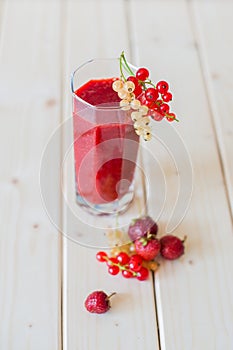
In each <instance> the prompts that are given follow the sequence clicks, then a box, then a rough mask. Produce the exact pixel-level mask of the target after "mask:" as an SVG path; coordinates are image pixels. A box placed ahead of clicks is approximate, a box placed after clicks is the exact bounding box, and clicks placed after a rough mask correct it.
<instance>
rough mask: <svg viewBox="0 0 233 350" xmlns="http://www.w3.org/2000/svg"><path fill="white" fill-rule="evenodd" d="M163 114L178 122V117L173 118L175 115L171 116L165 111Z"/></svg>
mask: <svg viewBox="0 0 233 350" xmlns="http://www.w3.org/2000/svg"><path fill="white" fill-rule="evenodd" d="M165 116H166V117H168V118H171V119H173V120H175V121H176V122H178V123H179V119H177V118H175V117H173V116H171V115H170V114H168V113H165Z"/></svg>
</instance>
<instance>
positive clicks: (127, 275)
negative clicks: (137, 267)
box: [122, 270, 133, 278]
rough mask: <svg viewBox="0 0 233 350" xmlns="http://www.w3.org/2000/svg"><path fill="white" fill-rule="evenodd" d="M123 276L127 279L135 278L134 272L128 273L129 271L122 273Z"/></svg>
mask: <svg viewBox="0 0 233 350" xmlns="http://www.w3.org/2000/svg"><path fill="white" fill-rule="evenodd" d="M122 276H123V277H125V278H132V277H133V272H132V271H128V270H123V271H122Z"/></svg>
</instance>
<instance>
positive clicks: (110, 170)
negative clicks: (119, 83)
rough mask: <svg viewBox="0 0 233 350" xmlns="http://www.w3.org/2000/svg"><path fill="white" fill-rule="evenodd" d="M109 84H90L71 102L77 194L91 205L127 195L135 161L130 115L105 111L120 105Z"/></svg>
mask: <svg viewBox="0 0 233 350" xmlns="http://www.w3.org/2000/svg"><path fill="white" fill-rule="evenodd" d="M112 82H113V79H101V80H90V81H89V82H87V83H86V84H84V85H83V86H81V87H80V88H79V89H78V90H76V91H75V94H76V96H78V97H79V98H74V109H73V110H74V115H73V117H74V158H75V173H76V190H77V192H78V194H79V195H80V196H82V198H83V199H84V200H86V201H88V202H90V203H92V204H103V203H109V202H112V201H114V200H116V199H121V198H122V197H123V196H124V195H125V194H126V193H127V192H128V190H129V186H130V184H131V183H132V180H133V176H134V170H135V164H136V158H137V151H138V145H139V137H138V136H137V135H136V133H135V131H134V127H133V123H132V121H131V118H130V111H129V112H128V111H122V110H120V109H119V108H116V109H115V111H111V112H109V108H107V107H109V106H111V107H112V105H113V104H114V105H115V106H119V101H120V99H119V97H118V95H117V93H116V92H115V91H113V89H112ZM83 100H84V101H86V102H87V104H86V106H85V104H84V103H83ZM81 105H82V108H81ZM103 107H104V108H103Z"/></svg>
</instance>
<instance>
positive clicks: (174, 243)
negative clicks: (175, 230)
mask: <svg viewBox="0 0 233 350" xmlns="http://www.w3.org/2000/svg"><path fill="white" fill-rule="evenodd" d="M160 243H161V251H160V252H161V255H162V256H163V257H164V258H165V259H168V260H174V259H177V258H179V257H180V256H181V255H182V254H184V241H182V240H181V239H180V238H178V237H176V236H173V235H166V236H164V237H162V238H161V239H160Z"/></svg>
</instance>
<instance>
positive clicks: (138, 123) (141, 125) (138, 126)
mask: <svg viewBox="0 0 233 350" xmlns="http://www.w3.org/2000/svg"><path fill="white" fill-rule="evenodd" d="M142 119H143V118H140V119H138V120H137V121H136V122H135V123H134V128H135V129H140V128H142V129H144V127H145V124H144V123H143V121H142Z"/></svg>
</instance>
